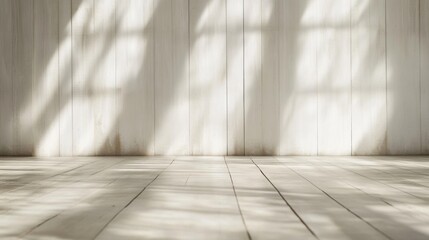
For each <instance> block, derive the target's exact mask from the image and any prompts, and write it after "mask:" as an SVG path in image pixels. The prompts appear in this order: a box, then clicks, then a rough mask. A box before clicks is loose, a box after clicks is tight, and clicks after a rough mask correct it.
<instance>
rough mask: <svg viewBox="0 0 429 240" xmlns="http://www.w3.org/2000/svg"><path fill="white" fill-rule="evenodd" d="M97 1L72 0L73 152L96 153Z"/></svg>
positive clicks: (82, 153)
mask: <svg viewBox="0 0 429 240" xmlns="http://www.w3.org/2000/svg"><path fill="white" fill-rule="evenodd" d="M93 8H94V2H93V1H92V0H72V11H73V12H74V15H73V18H72V34H73V35H72V50H73V52H72V59H73V60H72V64H73V100H72V101H73V154H74V155H76V156H80V155H94V154H95V147H94V131H95V129H94V109H93V106H92V103H91V99H92V94H93V93H92V92H91V81H92V79H93V75H94V73H93V67H94V66H93V64H94V60H93V58H94V51H93V48H92V45H93V44H94V38H95V36H94V16H93V11H94V9H93Z"/></svg>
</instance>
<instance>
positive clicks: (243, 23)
mask: <svg viewBox="0 0 429 240" xmlns="http://www.w3.org/2000/svg"><path fill="white" fill-rule="evenodd" d="M244 4H245V0H243V1H242V31H243V59H242V60H243V69H242V73H243V89H242V90H243V154H244V155H245V156H246V72H245V69H246V62H245V57H246V45H245V44H246V42H245V39H246V32H245V22H244V21H245V16H244V14H245V11H244Z"/></svg>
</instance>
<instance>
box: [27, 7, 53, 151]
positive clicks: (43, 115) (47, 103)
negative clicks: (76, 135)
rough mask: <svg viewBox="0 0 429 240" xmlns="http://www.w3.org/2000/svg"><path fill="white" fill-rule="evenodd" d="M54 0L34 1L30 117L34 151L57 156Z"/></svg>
mask: <svg viewBox="0 0 429 240" xmlns="http://www.w3.org/2000/svg"><path fill="white" fill-rule="evenodd" d="M58 5H59V2H58V1H50V0H40V1H34V56H33V57H34V60H33V64H34V65H33V66H34V76H33V83H32V86H33V91H32V97H33V99H32V102H33V108H32V110H33V111H32V112H33V115H32V121H33V124H34V126H33V128H32V131H33V132H34V139H35V141H36V142H37V144H36V145H35V149H34V150H35V154H36V155H42V156H58V155H59V153H60V150H59V141H60V136H59V115H58V111H59V97H60V92H59V91H58V90H59V78H58V76H59V71H58V36H59V33H58V21H59V17H58Z"/></svg>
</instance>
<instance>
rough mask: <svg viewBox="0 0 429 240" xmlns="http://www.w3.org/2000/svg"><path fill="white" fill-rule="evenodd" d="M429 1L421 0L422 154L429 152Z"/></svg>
mask: <svg viewBox="0 0 429 240" xmlns="http://www.w3.org/2000/svg"><path fill="white" fill-rule="evenodd" d="M428 66H429V1H428V0H420V81H421V89H420V91H421V93H420V94H421V123H422V129H421V134H422V154H429V67H428Z"/></svg>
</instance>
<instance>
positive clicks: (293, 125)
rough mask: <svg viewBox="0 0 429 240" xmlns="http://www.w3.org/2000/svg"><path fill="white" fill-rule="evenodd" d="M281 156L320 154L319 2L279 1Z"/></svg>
mask: <svg viewBox="0 0 429 240" xmlns="http://www.w3.org/2000/svg"><path fill="white" fill-rule="evenodd" d="M278 4H279V6H278V8H279V11H280V12H279V24H280V25H279V89H280V106H279V111H280V113H279V121H280V129H279V134H278V135H279V141H278V144H279V152H278V153H279V154H280V155H288V154H289V155H290V154H291V155H300V154H305V155H316V154H317V38H318V29H317V28H315V27H314V26H317V21H318V18H317V16H318V1H317V0H307V1H295V0H287V1H279V3H278Z"/></svg>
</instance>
